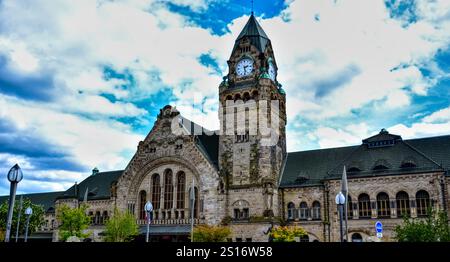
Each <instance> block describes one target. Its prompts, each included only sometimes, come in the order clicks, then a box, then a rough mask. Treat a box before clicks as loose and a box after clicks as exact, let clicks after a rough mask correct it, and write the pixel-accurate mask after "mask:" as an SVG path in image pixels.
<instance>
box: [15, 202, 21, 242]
mask: <svg viewBox="0 0 450 262" xmlns="http://www.w3.org/2000/svg"><path fill="white" fill-rule="evenodd" d="M19 203H20V204H19V214H18V216H17V227H16V243H17V241H19V227H20V215H22V205H23V195H21V196H20V202H19Z"/></svg>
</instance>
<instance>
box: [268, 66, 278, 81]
mask: <svg viewBox="0 0 450 262" xmlns="http://www.w3.org/2000/svg"><path fill="white" fill-rule="evenodd" d="M275 76H276V72H275V67H274V66H273V64H272V62H270V63H269V77H270V79H272V81H275Z"/></svg>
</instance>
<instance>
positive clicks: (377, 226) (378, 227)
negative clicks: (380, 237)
mask: <svg viewBox="0 0 450 262" xmlns="http://www.w3.org/2000/svg"><path fill="white" fill-rule="evenodd" d="M375 230H376V232H377V233H383V224H382V223H381V222H380V221H377V222H376V223H375Z"/></svg>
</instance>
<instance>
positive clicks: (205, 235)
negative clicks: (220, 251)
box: [193, 225, 231, 242]
mask: <svg viewBox="0 0 450 262" xmlns="http://www.w3.org/2000/svg"><path fill="white" fill-rule="evenodd" d="M193 235H194V242H225V241H226V240H227V238H228V237H229V236H230V235H231V230H230V228H228V227H225V226H208V225H201V226H196V227H195V228H194V234H193Z"/></svg>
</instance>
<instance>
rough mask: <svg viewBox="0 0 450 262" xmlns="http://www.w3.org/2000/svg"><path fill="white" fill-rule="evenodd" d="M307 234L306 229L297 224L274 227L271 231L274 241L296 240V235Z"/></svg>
mask: <svg viewBox="0 0 450 262" xmlns="http://www.w3.org/2000/svg"><path fill="white" fill-rule="evenodd" d="M305 235H306V231H305V230H304V229H303V228H301V227H297V226H292V227H289V226H279V227H276V228H273V229H272V231H271V232H270V237H271V238H272V241H273V242H295V238H296V237H302V236H305Z"/></svg>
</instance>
